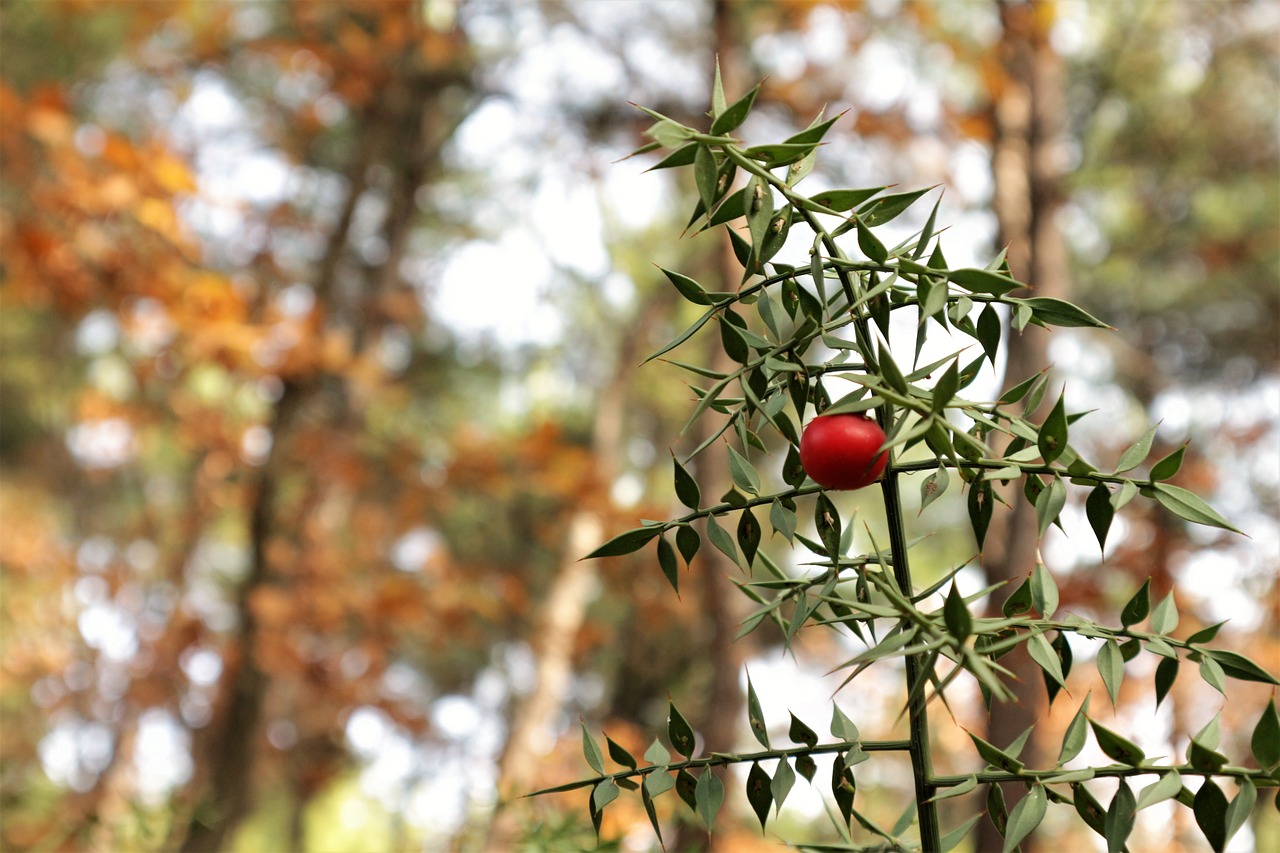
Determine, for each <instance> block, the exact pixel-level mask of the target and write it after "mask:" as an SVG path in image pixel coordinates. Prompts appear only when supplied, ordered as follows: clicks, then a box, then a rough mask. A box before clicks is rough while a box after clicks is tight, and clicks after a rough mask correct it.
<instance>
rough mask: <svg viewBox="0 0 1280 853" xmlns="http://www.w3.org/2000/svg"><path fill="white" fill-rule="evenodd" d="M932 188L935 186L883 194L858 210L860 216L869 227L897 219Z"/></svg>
mask: <svg viewBox="0 0 1280 853" xmlns="http://www.w3.org/2000/svg"><path fill="white" fill-rule="evenodd" d="M932 189H933V187H925V188H924V189H922V190H915V191H914V192H907V193H894V194H892V195H886V196H881V197H880V198H878V199H876V200H874V201H871V202H868V203H867V205H866V207H864V208H862V209H861V210H860V211H858V216H859V218H860V219H861V221H863V222H865V223H866V224H867V226H869V227H875V226H877V225H883V224H885V223H886V222H888V221H890V220H892V219H896V218H897V217H898V215H899V214H900V213H902V212H903V211H904V210H906V209H907V208H908V207H910V206H911V205H913V204H915V202H916V200H917V199H919V198H920V196H922V195H924V194H925V193H927V192H929V191H930V190H932Z"/></svg>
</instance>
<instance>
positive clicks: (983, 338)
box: [975, 302, 1003, 367]
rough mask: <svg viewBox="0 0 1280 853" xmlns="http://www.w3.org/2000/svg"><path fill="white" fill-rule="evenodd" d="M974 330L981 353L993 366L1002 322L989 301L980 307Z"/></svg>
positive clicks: (998, 346)
mask: <svg viewBox="0 0 1280 853" xmlns="http://www.w3.org/2000/svg"><path fill="white" fill-rule="evenodd" d="M975 331H976V332H977V334H978V343H980V344H982V352H983V354H984V355H986V357H987V360H988V361H990V362H991V364H992V366H993V367H994V366H995V363H996V354H997V353H999V352H1000V335H1001V332H1002V331H1003V324H1002V323H1001V322H1000V315H999V314H998V313H997V312H996V309H995V308H994V307H993V306H992V305H991V303H990V302H988V303H987V305H986V307H985V308H983V309H982V313H980V314H979V315H978V325H977V328H976V329H975Z"/></svg>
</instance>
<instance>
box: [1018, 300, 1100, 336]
mask: <svg viewBox="0 0 1280 853" xmlns="http://www.w3.org/2000/svg"><path fill="white" fill-rule="evenodd" d="M1019 301H1020V302H1021V303H1022V304H1023V305H1026V306H1027V307H1029V308H1030V309H1031V313H1032V314H1033V315H1034V316H1035V318H1036V319H1037V320H1039V321H1040V322H1041V323H1044V324H1045V325H1047V326H1060V327H1062V328H1068V327H1076V328H1093V329H1110V328H1112V327H1111V326H1108V325H1107V324H1106V323H1104V322H1102V321H1101V320H1099V319H1098V318H1097V317H1095V316H1093V315H1092V314H1090V313H1089V312H1088V311H1085V310H1084V309H1083V308H1079V307H1077V306H1075V305H1072V304H1071V303H1070V302H1064V301H1063V300H1061V299H1055V298H1053V297H1052V296H1032V297H1029V298H1027V299H1022V300H1019Z"/></svg>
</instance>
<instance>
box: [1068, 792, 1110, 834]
mask: <svg viewBox="0 0 1280 853" xmlns="http://www.w3.org/2000/svg"><path fill="white" fill-rule="evenodd" d="M1071 796H1072V799H1073V800H1074V801H1075V807H1076V814H1078V815H1080V819H1081V820H1083V821H1084V823H1085V825H1086V826H1088V827H1089V828H1090V829H1092V830H1093V831H1094V832H1096V833H1098V834H1099V835H1101V836H1102V837H1104V838H1105V837H1106V835H1107V829H1106V819H1107V816H1106V812H1104V811H1103V810H1102V804H1101V803H1099V802H1098V801H1097V799H1095V798H1094V796H1093V794H1091V793H1089V789H1088V788H1086V787H1085V786H1084V783H1083V782H1072V783H1071Z"/></svg>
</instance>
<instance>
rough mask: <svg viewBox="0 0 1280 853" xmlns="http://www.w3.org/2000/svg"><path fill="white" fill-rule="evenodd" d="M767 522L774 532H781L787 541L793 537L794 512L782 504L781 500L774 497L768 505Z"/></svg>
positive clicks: (794, 527) (794, 526)
mask: <svg viewBox="0 0 1280 853" xmlns="http://www.w3.org/2000/svg"><path fill="white" fill-rule="evenodd" d="M769 524H770V525H771V526H772V527H773V529H774V531H775V532H777V533H781V534H782V535H783V536H784V537H785V538H786V540H787V541H788V542H790V541H792V540H793V539H794V538H795V535H796V514H795V512H794V511H793V510H790V509H788V508H787V507H785V506H783V505H782V502H781V501H779V500H778V499H776V498H775V499H774V501H773V503H771V504H770V505H769Z"/></svg>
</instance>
